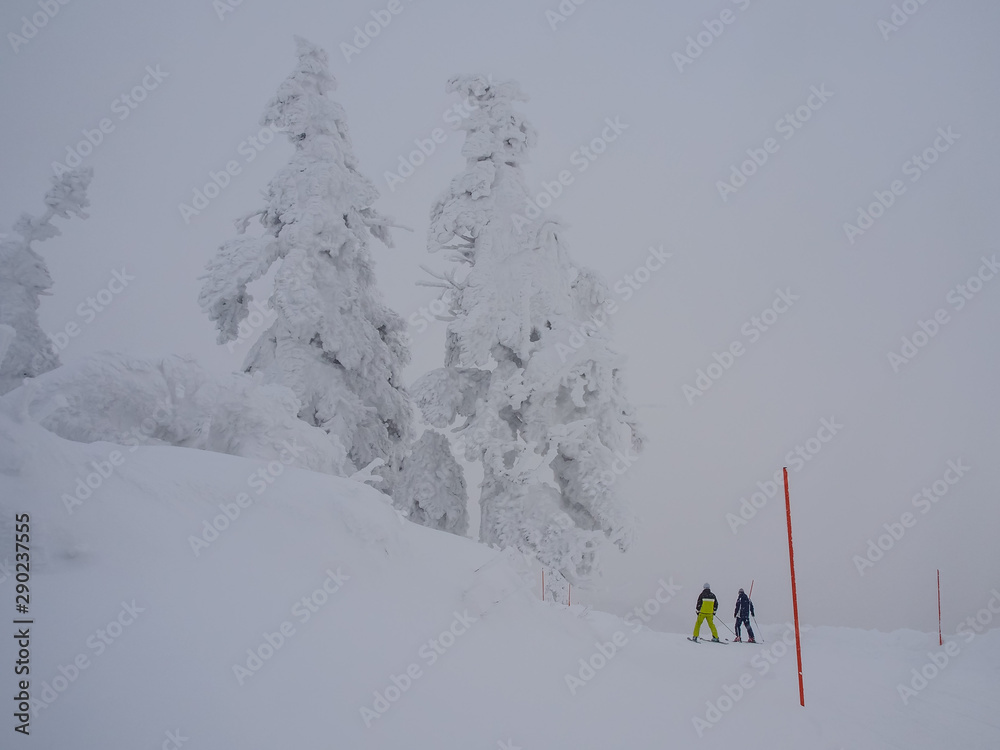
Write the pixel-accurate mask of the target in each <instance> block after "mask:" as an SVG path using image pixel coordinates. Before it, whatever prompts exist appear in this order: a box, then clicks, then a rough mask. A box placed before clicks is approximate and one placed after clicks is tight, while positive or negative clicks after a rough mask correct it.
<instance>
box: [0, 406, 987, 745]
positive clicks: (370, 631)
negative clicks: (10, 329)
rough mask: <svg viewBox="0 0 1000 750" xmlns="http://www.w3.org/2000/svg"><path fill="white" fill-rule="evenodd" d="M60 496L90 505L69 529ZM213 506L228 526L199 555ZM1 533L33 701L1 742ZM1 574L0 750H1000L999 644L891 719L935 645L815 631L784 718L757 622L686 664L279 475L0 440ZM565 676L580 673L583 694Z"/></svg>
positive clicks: (383, 506) (293, 474)
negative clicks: (801, 692)
mask: <svg viewBox="0 0 1000 750" xmlns="http://www.w3.org/2000/svg"><path fill="white" fill-rule="evenodd" d="M115 451H118V452H119V455H118V456H117V457H116V458H115V459H114V462H112V460H111V457H112V454H113V453H114V452H115ZM92 462H96V464H97V466H96V467H95V466H93V465H92ZM115 462H116V463H117V465H113V463H115ZM100 469H103V470H104V473H105V474H108V476H107V477H103V476H100V474H99V473H98V474H97V477H96V479H95V477H88V475H90V474H92V473H95V471H97V470H100ZM260 472H263V473H260ZM78 478H82V479H83V480H84V481H85V482H86V480H87V479H88V478H89V479H90V480H91V483H92V484H98V482H97V479H99V480H100V482H99V486H98V487H97V488H96V489H94V490H93V494H92V496H90V497H89V498H87V499H85V500H84V501H82V504H81V505H78V504H75V503H74V504H72V505H71V507H72V513H70V512H69V511H68V510H67V507H66V504H65V503H64V502H63V500H62V495H63V494H64V493H67V494H71V493H73V492H74V487H75V486H76V482H77V479H78ZM251 482H253V484H252V485H251ZM257 487H263V489H262V491H261V492H260V493H259V494H258V492H257V489H256V488H257ZM240 493H246V497H241V495H240ZM81 494H85V493H81ZM248 498H249V500H248ZM238 499H240V500H242V502H243V504H244V505H246V506H247V507H242V508H241V507H240V506H239V504H238ZM248 503H249V504H248ZM220 504H223V506H226V507H228V510H229V513H230V515H231V516H233V518H232V520H229V519H226V520H228V526H227V525H226V524H225V523H224V522H223V521H222V520H217V524H218V525H219V526H220V527H225V528H224V530H223V531H221V532H219V533H218V536H217V537H213V536H212V535H211V534H207V535H206V538H207V539H210V541H209V542H206V545H207V546H206V545H202V544H198V545H196V546H197V547H198V554H197V555H196V554H195V552H194V550H193V548H192V544H191V537H192V536H197V535H200V534H202V533H203V530H204V525H205V523H206V521H207V522H208V523H211V522H212V519H213V518H215V517H216V516H219V515H220V513H223V512H224V511H223V510H220V507H219V506H220ZM237 512H238V515H237ZM20 513H28V514H30V519H31V520H30V526H31V532H30V536H31V542H30V547H31V556H32V557H31V560H32V563H31V580H30V592H31V604H30V614H29V617H30V618H31V619H33V621H34V622H33V624H32V625H31V626H30V670H31V672H30V693H31V697H32V699H33V700H34V701H36V703H35V710H34V711H33V712H32V713H33V716H32V718H31V722H30V732H31V734H30V737H27V738H22V737H17V738H16V740H15V741H12V740H10V739H8V738H10V737H11V736H12V735H13V730H12V725H13V723H14V722H15V720H14V719H13V717H12V716H11V713H12V711H11V708H10V706H11V702H9V698H10V697H11V695H12V692H11V691H12V690H14V689H16V685H15V684H14V680H15V677H14V675H13V674H12V666H11V665H13V664H14V660H15V659H16V658H17V655H16V653H15V648H16V644H15V643H14V642H13V641H14V639H12V638H11V637H10V636H9V635H7V634H6V633H7V632H9V631H10V630H11V629H13V628H14V627H15V626H13V625H11V624H10V623H11V620H12V619H14V618H12V617H10V615H11V614H12V613H13V604H14V602H13V600H14V580H13V577H12V576H11V575H10V574H8V573H7V572H6V570H7V569H8V568H9V567H11V564H12V563H13V561H14V554H15V553H14V546H13V543H12V532H13V516H14V515H15V514H20ZM203 541H204V540H203ZM0 563H4V564H5V572H4V573H2V574H0V577H3V581H2V582H0V602H2V604H0V612H2V614H3V620H4V621H5V622H6V623H7V625H5V627H4V631H5V632H4V637H3V638H2V640H0V642H2V644H3V645H2V646H0V660H2V664H3V668H2V670H0V674H2V675H3V678H2V686H3V691H4V694H5V695H7V696H8V702H7V708H6V710H5V711H4V715H5V717H6V718H5V720H4V723H5V726H3V727H2V728H0V732H2V734H0V736H2V737H3V738H4V739H3V741H2V743H0V745H2V746H3V747H14V746H17V747H21V746H24V747H34V748H46V749H49V748H52V749H53V750H54V749H56V748H70V747H74V748H116V749H118V748H143V747H148V748H156V747H168V748H169V747H177V746H180V747H184V748H189V749H191V750H196V749H198V748H212V749H221V748H242V749H248V748H262V749H263V748H268V749H273V748H309V749H312V748H317V749H320V748H322V749H327V748H329V749H333V748H337V749H340V748H345V749H346V748H352V749H353V748H380V749H386V748H455V749H456V750H457V749H459V748H461V749H462V750H469V749H471V748H483V749H484V750H485V749H487V748H498V747H500V748H503V747H510V748H523V749H524V750H534V749H539V750H541V749H545V750H549V749H551V748H600V749H604V748H671V747H676V748H694V747H697V748H702V747H704V748H733V747H734V746H735V747H741V748H768V749H769V750H771V749H773V748H807V747H808V748H827V749H833V748H852V749H853V748H894V747H905V748H908V749H910V750H912V749H913V748H945V747H962V748H967V749H973V748H997V747H1000V720H998V719H997V711H996V708H997V706H998V705H1000V679H998V677H1000V632H998V631H996V630H992V631H988V632H984V633H983V634H981V635H975V636H973V637H972V639H971V641H967V640H966V639H965V638H962V637H961V636H956V637H955V638H954V639H950V641H949V642H952V643H953V644H954V645H953V646H952V649H953V651H954V649H955V648H958V652H957V654H956V655H954V656H953V657H951V658H950V660H949V663H948V665H947V666H946V667H944V668H943V669H942V670H941V672H940V674H939V675H937V676H936V677H934V678H933V679H931V680H930V681H929V682H928V684H927V686H926V688H924V689H923V690H921V691H920V692H919V694H918V695H916V696H915V697H910V698H909V699H908V702H907V703H906V704H904V702H903V701H902V699H901V698H900V695H899V693H898V691H897V683H899V682H903V681H907V682H908V681H909V680H910V679H911V678H912V674H911V672H910V670H911V669H921V668H922V667H923V665H924V664H925V663H926V662H927V661H928V655H927V654H928V652H929V651H930V652H937V651H939V650H940V649H939V647H938V646H937V636H936V634H934V635H933V636H932V635H930V634H923V633H918V632H914V631H898V632H894V633H889V634H885V633H878V632H874V631H860V630H849V629H844V628H827V627H817V628H814V629H810V630H808V631H807V632H806V634H805V637H804V660H805V670H806V699H807V707H806V708H804V709H803V708H800V707H799V706H798V696H797V685H796V678H795V657H794V654H793V653H792V652H791V651H790V650H788V649H786V648H785V647H784V646H783V645H779V644H778V642H779V641H780V639H781V636H782V635H783V634H784V633H786V632H787V627H786V626H785V625H783V624H780V623H778V624H773V625H767V624H764V626H763V635H764V638H765V640H766V641H768V643H763V644H758V645H742V644H740V645H737V644H731V645H727V646H717V645H712V644H697V645H696V644H692V643H690V642H688V641H687V640H685V639H684V634H677V633H662V632H655V631H652V630H649V629H646V628H642V627H640V623H639V621H638V620H637V619H636V618H635V617H634V616H633V617H630V618H627V619H625V620H622V619H619V618H617V617H613V616H611V615H608V614H603V613H599V612H596V611H588V610H585V609H584V608H582V607H580V606H577V605H574V606H573V607H568V608H567V607H562V606H557V605H553V604H549V603H543V602H540V601H538V598H537V596H538V595H537V589H538V587H537V581H536V579H535V578H534V575H535V574H534V572H532V571H530V569H527V568H524V566H523V565H522V563H521V561H519V560H518V559H517V558H516V557H514V556H512V555H506V554H499V553H498V552H497V551H495V550H492V549H489V548H487V547H485V546H483V545H480V544H477V543H475V542H472V541H469V540H466V539H462V538H459V537H456V536H454V535H450V534H445V533H441V532H437V531H433V530H430V529H427V528H424V527H420V526H417V525H414V524H411V523H409V522H406V521H403V520H401V518H400V517H399V515H398V514H397V513H396V512H395V511H394V510H393V509H392V507H391V505H390V504H389V503H388V502H387V501H386V500H385V499H384V498H383V496H382V495H380V494H379V493H377V492H375V491H374V490H372V489H371V488H369V487H366V486H364V485H361V484H358V483H355V482H352V481H349V480H345V479H339V478H335V477H331V476H327V475H322V474H318V473H313V472H309V471H305V470H300V469H292V468H286V467H283V466H281V465H280V464H278V463H277V462H274V463H272V464H269V465H268V464H264V463H257V462H254V461H251V460H249V459H244V458H238V457H234V456H228V455H223V454H217V453H209V452H205V451H197V450H191V449H185V448H174V447H164V446H155V447H138V448H133V449H129V448H123V447H120V446H115V445H112V444H110V443H92V444H86V445H85V444H80V443H73V442H69V441H66V440H63V439H61V438H59V437H57V436H55V435H53V434H51V433H48V432H46V431H45V430H44V429H42V428H41V427H39V426H37V425H33V424H20V423H14V422H12V421H11V420H10V419H9V418H8V417H6V416H0ZM522 568H523V569H522ZM324 585H325V587H326V591H324V589H323V587H324ZM698 585H700V583H697V584H696V583H695V582H694V581H673V580H667V581H664V582H663V583H662V584H661V585H660V588H659V589H658V590H651V591H650V592H649V597H650V600H649V601H647V602H642V601H637V602H636V603H635V604H636V606H639V607H641V606H644V605H648V606H649V607H650V608H656V607H657V606H662V607H663V608H664V609H670V610H674V611H676V612H687V611H690V610H693V601H694V599H695V597H696V595H697V593H698V591H697V586H698ZM657 595H659V598H660V600H661V601H663V600H666V603H664V604H662V605H661V604H659V603H657V602H656V598H655V597H656V596H657ZM304 597H305V598H306V602H303V598H304ZM310 598H311V599H310ZM650 602H652V603H650ZM986 605H987V603H986V602H984V606H986ZM140 610H141V611H140ZM312 610H315V611H312ZM692 620H693V617H692ZM111 623H114V624H111ZM445 633H447V635H443V634H445ZM268 640H270V642H271V644H273V645H271V646H269V645H268ZM435 642H436V643H435ZM598 644H600V645H599V646H598ZM610 644H617V645H614V650H615V653H614V654H613V655H611V656H610V658H606V659H603V662H604V663H602V658H603V657H601V656H600V651H601V650H603V651H604V652H605V653H606V654H611V650H612V645H610ZM269 648H270V653H269ZM248 649H251V650H254V651H258V652H260V655H261V656H266V657H268V658H266V659H262V660H261V661H259V662H256V661H254V660H253V659H251V658H250V657H248V653H247V651H248ZM581 659H584V660H590V661H591V663H592V664H593V665H595V666H596V667H598V668H597V669H595V670H593V672H592V673H589V672H586V671H584V672H583V673H582V675H581V669H582V668H581V663H580V660H581ZM768 659H770V660H771V661H773V662H774V663H773V664H772V663H769V661H768ZM248 661H249V663H248ZM234 666H239V667H241V668H242V669H243V670H245V671H242V672H241V671H240V670H239V669H237V670H234ZM254 670H255V671H254ZM928 671H930V670H928ZM237 673H239V676H238V675H237ZM567 675H572V676H573V677H575V678H576V680H577V682H573V680H570V681H569V682H573V686H572V688H571V687H570V686H569V685H568V681H567ZM241 683H242V684H241ZM741 683H742V684H741ZM741 691H742V695H741V694H740V693H741ZM376 692H377V693H379V694H380V695H382V696H386V694H387V693H388V698H390V699H392V700H391V701H386V702H385V703H384V704H383V703H382V702H381V699H376V697H375V695H374V693H376ZM734 698H735V700H734ZM40 699H44V700H46V701H48V702H47V703H46V704H44V705H43V704H41V703H38V702H37V701H39V700H40ZM708 703H712V704H715V707H716V708H715V709H710V707H709V706H708ZM363 708H364V709H367V710H368V711H369V713H367V714H365V713H364V712H363V711H362V709H363ZM715 710H719V713H718V714H715V713H714V711H715ZM365 716H367V723H368V724H371V726H367V725H366V720H365V718H364V717H365ZM376 717H377V718H376ZM706 717H707V718H706ZM694 718H699V719H701V720H702V721H703V722H704V723H703V724H701V725H699V726H696V724H697V722H695V721H694V720H693V719H694ZM713 720H714V721H713ZM699 729H700V733H699ZM178 738H186V739H180V740H178Z"/></svg>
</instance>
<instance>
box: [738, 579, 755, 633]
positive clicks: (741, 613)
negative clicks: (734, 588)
mask: <svg viewBox="0 0 1000 750" xmlns="http://www.w3.org/2000/svg"><path fill="white" fill-rule="evenodd" d="M752 614H754V611H753V602H752V601H750V597H749V596H747V595H746V594H745V593H743V589H740V593H739V596H737V597H736V610H735V611H734V612H733V617H735V618H736V640H737V642H740V641H742V640H743V639H742V638H740V625H741V624H742V623H746V626H747V634H748V635H749V636H750V638H749V639H748V640H747V642H748V643H756V642H757V641H756V639H755V638H754V637H753V628H751V627H750V615H752Z"/></svg>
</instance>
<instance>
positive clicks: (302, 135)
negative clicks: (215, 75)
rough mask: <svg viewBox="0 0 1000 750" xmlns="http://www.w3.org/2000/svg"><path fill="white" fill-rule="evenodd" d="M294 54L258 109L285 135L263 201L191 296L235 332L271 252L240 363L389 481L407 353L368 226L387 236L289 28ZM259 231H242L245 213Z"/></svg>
mask: <svg viewBox="0 0 1000 750" xmlns="http://www.w3.org/2000/svg"><path fill="white" fill-rule="evenodd" d="M296 44H297V46H298V57H299V62H298V66H297V67H296V69H295V71H294V72H293V73H292V74H291V75H290V76H289V77H288V78H286V79H285V81H284V82H283V83H282V84H281V86H280V87H279V88H278V92H277V94H276V95H275V97H274V98H273V99H272V100H271V101H270V103H269V104H268V106H267V108H266V111H265V113H264V115H263V117H262V118H261V124H262V125H270V126H272V127H274V128H276V129H277V130H278V131H280V132H283V133H285V134H286V135H287V136H288V140H289V141H290V142H291V143H292V144H293V145H294V146H295V153H294V154H293V156H292V158H291V159H290V161H289V162H288V164H287V165H286V166H285V167H284V168H283V169H282V170H281V171H279V172H278V174H277V175H275V177H274V179H272V180H271V182H270V184H269V185H268V187H267V204H266V205H265V206H264V208H262V209H260V210H259V211H256V212H253V213H251V214H249V215H248V216H245V217H243V218H242V219H240V220H239V221H238V222H237V229H238V231H239V236H238V237H236V238H235V239H232V240H230V241H228V242H226V243H225V244H224V245H222V246H221V247H220V248H219V251H218V252H217V253H216V255H215V257H214V258H213V259H212V261H211V262H210V263H209V265H208V274H207V276H206V277H205V280H204V286H203V287H202V290H201V295H200V298H199V302H200V304H201V307H202V309H203V310H204V311H205V312H206V313H207V314H208V316H209V317H210V318H211V319H212V320H213V321H215V323H216V325H217V326H218V329H219V339H218V340H219V343H222V344H224V343H226V342H227V341H231V340H233V339H235V338H237V336H238V327H239V324H240V322H241V321H242V320H243V319H244V318H246V317H247V314H248V305H249V304H250V302H251V301H252V297H251V295H250V294H249V293H248V292H247V284H249V283H251V282H253V281H255V280H256V279H259V278H260V277H261V276H263V275H264V274H265V273H266V272H267V271H268V269H269V268H270V267H271V266H272V265H273V264H275V263H277V264H278V268H277V271H276V273H275V275H274V292H273V294H272V296H271V299H270V304H271V307H272V308H273V309H274V310H275V312H276V314H277V317H276V319H275V321H274V323H273V324H272V325H271V327H270V328H269V329H268V330H267V331H265V332H264V333H263V335H262V336H261V337H260V339H258V341H257V342H256V343H255V344H254V346H253V347H252V349H251V350H250V352H249V353H248V354H247V358H246V361H245V362H244V369H245V371H246V372H250V373H257V372H259V373H262V374H263V376H264V377H265V379H266V380H267V381H268V382H273V383H280V384H282V385H286V386H288V387H289V388H291V389H292V391H294V393H295V395H296V396H297V397H298V398H299V400H300V402H301V409H300V411H299V416H300V417H301V418H302V419H303V420H305V421H306V422H308V423H309V424H312V425H315V426H317V427H321V428H323V429H324V430H326V431H327V432H328V433H330V434H331V435H333V436H336V437H337V438H338V439H339V440H340V442H341V443H342V444H343V446H344V447H345V448H346V449H347V453H348V457H349V458H350V460H351V462H352V464H353V467H354V468H356V469H362V468H364V467H365V466H367V465H369V464H370V463H371V462H372V461H377V460H381V461H382V462H384V463H385V464H386V466H385V467H383V468H382V469H379V471H380V472H381V473H382V474H383V476H385V477H386V478H387V479H389V480H390V481H389V482H388V483H387V484H385V485H383V486H382V487H380V489H383V491H387V492H391V483H392V482H391V478H392V476H393V474H394V472H395V471H396V470H397V468H398V466H399V463H400V461H401V459H402V456H403V454H404V452H405V450H406V446H407V442H408V440H409V438H410V433H411V429H412V427H411V423H412V407H411V404H410V401H409V398H408V396H407V394H406V392H405V391H404V389H403V386H402V382H401V379H400V373H401V371H402V369H403V367H404V366H405V365H406V363H407V362H408V361H409V356H410V354H409V350H408V349H407V347H406V343H405V337H404V324H403V320H402V318H400V317H399V316H398V315H397V314H396V313H395V312H393V311H392V310H390V309H389V308H388V307H387V306H386V305H385V304H384V302H383V300H382V296H381V294H380V292H379V290H378V289H377V287H376V282H375V274H374V272H373V270H372V257H371V253H370V251H369V249H368V239H369V236H374V237H375V238H377V239H379V240H381V241H382V242H384V243H385V244H386V245H387V246H390V247H391V246H392V240H391V237H390V235H389V227H390V225H391V222H390V220H388V219H386V218H384V217H382V216H380V215H379V214H378V213H377V212H376V211H375V210H374V208H372V204H373V203H374V202H375V200H376V199H377V198H378V191H377V190H376V189H375V187H374V186H373V184H372V183H371V181H370V180H368V179H367V178H366V177H365V176H363V175H362V174H361V173H360V172H358V169H357V160H356V158H355V156H354V152H353V147H352V145H351V140H350V137H349V135H348V130H347V123H346V121H345V115H344V111H343V108H342V107H341V106H340V104H338V103H337V102H335V101H334V100H333V98H332V93H333V91H334V89H335V88H336V81H335V79H334V78H333V76H332V75H331V74H330V72H329V70H328V62H327V55H326V52H324V51H323V50H322V49H320V48H318V47H315V46H314V45H312V44H310V43H309V42H307V41H306V40H304V39H302V38H299V37H296ZM255 216H257V217H259V220H260V224H261V226H262V227H263V231H262V232H260V233H259V234H258V235H256V236H251V235H249V234H246V228H247V225H248V223H249V221H250V220H251V219H252V218H253V217H255Z"/></svg>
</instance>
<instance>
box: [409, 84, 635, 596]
mask: <svg viewBox="0 0 1000 750" xmlns="http://www.w3.org/2000/svg"><path fill="white" fill-rule="evenodd" d="M448 90H449V91H452V92H455V93H458V94H459V95H461V96H462V97H463V98H467V99H468V100H469V101H470V102H474V103H475V104H476V105H477V108H476V109H475V110H474V111H473V112H472V114H471V115H470V117H469V118H468V120H466V121H465V123H463V125H462V127H463V128H464V129H465V130H466V131H467V135H466V140H465V144H464V146H463V152H462V153H463V155H464V156H465V158H466V168H465V170H464V171H463V172H462V173H461V174H459V175H458V176H457V177H455V178H454V179H453V180H452V182H451V186H450V188H449V189H448V190H447V191H445V193H444V194H443V195H442V196H441V197H440V198H439V199H438V200H437V201H436V202H435V204H434V206H433V208H432V211H431V226H430V231H429V236H428V249H429V250H430V251H431V252H436V251H441V250H446V251H448V258H449V260H450V261H451V263H452V268H451V269H450V270H449V271H447V272H446V273H444V274H442V276H441V285H442V286H443V287H444V288H445V292H444V299H445V301H446V302H447V303H448V305H449V307H450V312H451V314H452V315H453V316H454V320H452V321H451V322H450V323H449V325H448V330H447V337H446V351H445V367H444V368H442V369H439V370H435V371H433V372H431V373H428V374H427V375H426V376H424V377H423V378H421V379H420V380H419V381H418V382H417V383H416V384H415V385H414V388H413V393H414V397H415V399H416V400H417V402H418V404H419V405H420V407H421V410H422V411H423V413H424V415H425V417H426V418H427V419H428V421H430V422H431V424H433V425H434V426H435V427H444V426H446V425H448V424H450V423H451V422H453V421H454V420H455V419H456V418H457V417H463V418H464V419H465V420H466V421H465V424H464V425H463V426H462V428H461V430H460V440H461V441H462V443H463V447H464V452H465V456H466V458H467V459H468V460H470V461H476V460H478V461H482V464H483V471H484V478H483V485H482V493H481V496H480V504H481V507H482V521H481V525H480V539H481V540H482V541H483V542H487V543H490V544H497V545H500V546H501V547H507V546H515V547H518V548H519V549H521V550H522V551H525V552H528V553H530V554H533V555H535V556H536V557H537V558H538V559H539V560H540V561H541V562H542V564H543V565H545V566H546V567H548V568H549V569H551V570H553V571H556V572H557V573H558V575H559V576H562V577H563V578H565V579H566V580H568V581H570V582H572V583H584V582H586V581H587V580H589V579H591V578H593V577H594V576H595V575H596V574H597V573H598V572H599V571H598V568H597V562H596V554H597V552H598V549H599V547H600V546H601V543H602V542H603V540H605V539H610V540H611V541H613V542H614V543H615V544H616V545H617V546H618V547H619V548H620V549H622V550H625V549H627V548H628V546H629V544H630V542H631V539H632V535H633V517H632V513H631V511H630V509H629V507H628V504H627V503H626V502H625V501H624V499H623V498H622V497H620V496H619V495H618V494H617V493H616V492H615V491H614V488H613V487H612V484H613V483H614V480H615V474H614V473H613V472H612V470H611V466H612V463H613V462H614V460H615V454H616V453H619V452H628V451H629V450H632V451H636V452H637V451H639V450H640V449H641V446H642V437H641V435H640V433H639V431H638V428H637V426H636V423H635V420H634V417H633V412H632V408H631V406H630V405H629V403H628V401H627V400H626V398H625V396H624V393H623V389H622V381H621V372H620V369H619V358H618V356H617V355H616V354H615V353H614V352H613V351H612V349H611V346H610V334H609V331H608V328H607V327H606V326H595V325H592V324H590V323H591V320H592V319H593V318H594V316H595V314H596V313H598V311H600V309H601V307H602V306H603V305H604V304H605V303H606V302H607V301H608V300H609V293H608V289H607V285H606V284H605V283H604V281H603V280H602V279H601V278H600V277H599V276H598V275H597V274H596V273H595V272H593V271H591V270H589V269H586V268H582V267H580V266H578V265H577V264H576V263H575V262H574V261H573V259H572V258H571V257H570V254H569V252H568V249H567V247H566V244H565V242H564V239H563V230H562V228H561V227H560V225H559V224H558V223H557V222H555V221H552V220H551V219H549V218H548V217H546V216H545V214H544V213H542V214H541V215H539V214H538V212H537V211H535V212H533V213H531V214H528V215H534V216H535V218H534V219H531V220H530V221H529V220H526V219H525V218H524V214H525V213H526V211H525V206H526V205H528V204H529V192H528V189H527V186H526V184H525V181H524V176H523V174H522V169H521V165H522V163H523V162H524V161H525V159H526V157H527V154H528V150H529V149H530V148H531V147H532V146H533V145H534V143H535V131H534V129H533V128H532V127H531V126H530V125H529V124H528V123H527V122H526V121H525V119H524V117H523V116H522V115H521V114H520V113H519V112H516V111H515V110H514V107H513V103H514V102H516V101H519V100H524V99H525V98H526V97H525V96H524V95H523V94H522V93H521V91H520V89H519V88H518V86H517V84H515V83H513V82H505V83H498V84H495V83H491V82H490V81H488V80H487V79H486V78H485V77H482V76H460V77H456V78H453V79H452V80H451V81H449V84H448ZM581 334H582V335H581ZM571 341H572V343H571ZM553 584H554V587H555V588H557V589H561V588H562V586H561V581H559V579H558V578H556V580H554V581H553Z"/></svg>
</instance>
